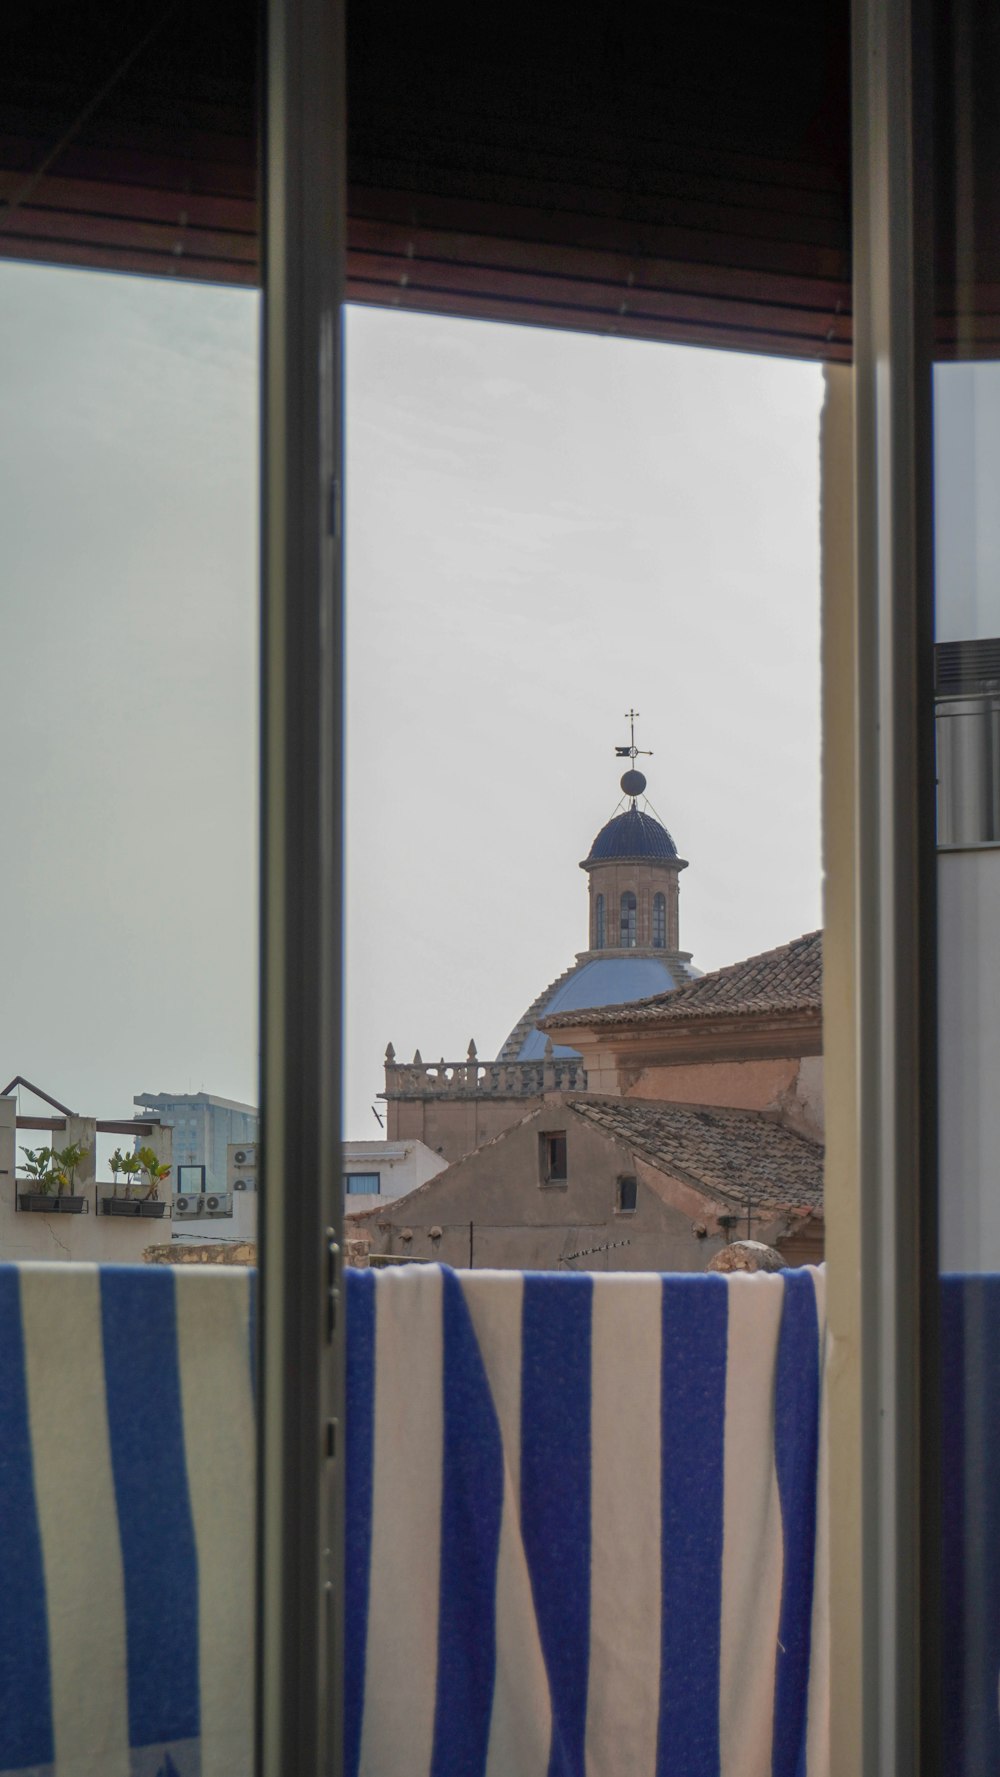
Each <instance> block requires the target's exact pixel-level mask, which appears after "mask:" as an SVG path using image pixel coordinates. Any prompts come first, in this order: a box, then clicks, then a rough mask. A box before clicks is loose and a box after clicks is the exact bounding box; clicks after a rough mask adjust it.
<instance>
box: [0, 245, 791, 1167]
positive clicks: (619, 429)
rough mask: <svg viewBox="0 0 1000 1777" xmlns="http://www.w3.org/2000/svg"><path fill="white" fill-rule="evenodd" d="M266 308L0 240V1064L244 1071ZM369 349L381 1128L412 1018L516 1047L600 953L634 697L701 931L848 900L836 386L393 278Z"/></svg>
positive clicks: (353, 771)
mask: <svg viewBox="0 0 1000 1777" xmlns="http://www.w3.org/2000/svg"><path fill="white" fill-rule="evenodd" d="M257 316H258V307H257V301H256V298H254V297H253V296H251V295H249V294H248V293H246V292H242V291H222V290H215V289H204V288H193V287H190V286H185V285H183V284H180V283H178V284H158V283H154V282H142V281H140V280H136V279H125V278H122V279H118V278H104V277H100V276H98V275H96V274H86V273H76V272H65V271H48V270H43V269H39V268H34V267H28V266H19V265H0V388H2V390H3V405H2V409H0V586H2V612H0V621H2V628H0V662H2V664H0V744H2V748H3V759H4V762H5V765H6V770H5V772H4V789H3V793H2V794H3V807H4V812H5V815H6V821H5V840H6V843H5V845H4V847H3V857H4V863H3V867H2V869H0V930H2V931H3V933H4V942H3V950H2V957H3V961H2V965H0V966H2V970H3V973H2V980H3V984H4V991H3V995H2V1002H0V1003H2V1005H3V1016H2V1018H0V1065H2V1067H5V1068H6V1069H7V1076H9V1075H11V1074H13V1073H15V1072H17V1073H23V1074H26V1075H27V1076H28V1077H29V1078H33V1079H37V1080H38V1081H39V1083H40V1084H42V1085H44V1086H47V1087H48V1089H49V1090H51V1091H52V1092H54V1093H55V1095H56V1096H57V1097H59V1098H63V1099H65V1100H66V1101H67V1102H70V1103H72V1104H74V1105H75V1106H76V1107H77V1108H80V1109H82V1110H89V1111H90V1112H91V1113H92V1114H96V1115H101V1116H109V1115H119V1114H122V1113H123V1112H127V1111H128V1110H130V1108H131V1099H132V1095H133V1093H135V1092H138V1091H140V1090H145V1089H151V1090H174V1089H176V1090H182V1091H184V1090H190V1089H195V1090H196V1089H198V1088H199V1087H202V1086H204V1087H205V1088H206V1089H208V1090H211V1091H217V1092H221V1093H223V1094H226V1095H229V1096H232V1097H237V1098H250V1099H252V1098H253V1097H254V1095H255V1086H254V1081H255V1067H256V1030H255V1005H256V897H255V890H256V856H255V853H256V808H255V798H256V738H255V737H256V716H255V700H256V639H255V638H256V623H257V589H256V572H257V568H256V476H257V449H256V403H257V380H256V379H257V365H256V352H257ZM347 366H348V480H347V490H348V491H347V525H348V532H347V534H348V661H349V694H348V722H349V761H348V765H349V779H348V781H349V826H348V859H349V884H348V888H349V917H348V929H347V947H348V973H349V1003H348V1019H347V1041H346V1070H347V1119H346V1133H347V1134H348V1135H349V1136H354V1137H367V1136H374V1135H377V1134H378V1128H377V1125H376V1122H375V1119H374V1117H373V1116H372V1113H371V1109H370V1106H371V1104H372V1102H373V1099H374V1096H375V1094H376V1092H377V1091H378V1090H379V1089H380V1087H381V1059H382V1054H383V1051H384V1048H385V1044H386V1041H387V1040H388V1039H389V1038H391V1039H392V1041H393V1042H394V1043H395V1046H396V1049H397V1051H398V1052H399V1054H400V1055H401V1056H403V1057H408V1056H409V1055H410V1054H412V1051H413V1049H414V1047H415V1046H419V1047H420V1049H421V1051H422V1053H423V1055H424V1057H425V1059H430V1058H431V1057H436V1056H438V1055H440V1054H442V1053H444V1054H445V1055H446V1056H447V1057H448V1058H449V1059H453V1058H457V1057H459V1056H463V1055H464V1053H465V1049H466V1047H467V1044H468V1041H469V1038H470V1037H472V1036H474V1037H475V1039H476V1042H477V1045H478V1048H479V1051H480V1054H481V1055H483V1056H489V1055H491V1054H495V1053H496V1050H497V1049H498V1047H499V1045H500V1044H501V1042H502V1041H503V1039H504V1037H505V1036H506V1034H507V1031H508V1029H509V1028H510V1027H511V1026H512V1025H513V1024H514V1023H515V1022H516V1020H517V1018H518V1017H519V1016H520V1014H521V1012H522V1011H523V1010H524V1008H525V1006H526V1005H527V1004H528V1003H529V1002H530V1001H531V1000H532V999H533V998H534V996H535V994H536V993H538V992H539V990H540V989H541V988H542V987H544V985H545V984H546V983H547V982H548V981H549V980H551V979H552V978H553V977H554V976H556V975H558V974H560V973H561V971H562V970H563V969H564V968H565V967H566V966H567V965H568V964H569V963H570V962H571V961H572V959H573V956H574V954H575V952H576V951H577V950H579V949H581V948H583V946H584V944H585V943H586V879H585V877H584V875H583V873H582V872H581V871H580V870H579V869H578V868H577V864H578V861H579V859H580V858H582V857H583V856H585V854H586V852H587V850H588V848H589V845H590V841H591V839H592V838H593V835H594V834H595V832H596V831H597V829H598V828H599V827H600V826H601V825H602V824H603V822H604V821H605V820H606V819H607V818H608V817H609V816H610V814H611V813H612V811H613V809H614V807H615V804H616V802H617V800H618V788H617V779H618V775H619V773H620V771H621V765H620V764H618V763H616V761H615V759H614V756H613V749H614V746H615V744H616V743H620V742H622V741H624V740H625V739H626V738H627V733H626V726H625V724H624V723H623V720H622V717H623V712H624V711H625V710H626V709H627V708H628V707H629V705H630V704H634V705H635V707H636V708H637V709H639V710H640V711H641V713H642V720H641V723H640V733H639V736H638V738H639V743H640V744H641V745H644V746H648V747H651V748H653V750H654V758H653V759H652V760H650V761H649V762H648V763H647V764H646V766H645V769H646V770H647V775H648V777H649V789H650V796H651V799H652V801H653V804H654V806H655V807H656V809H657V810H658V812H659V813H660V815H661V816H662V818H663V819H664V820H665V821H666V823H667V825H668V826H669V828H670V830H671V832H672V833H673V835H674V838H675V839H676V841H677V844H678V847H679V850H680V851H681V854H682V855H683V856H684V857H686V858H688V859H690V866H691V867H690V869H689V870H688V871H686V872H685V874H684V876H683V877H682V890H681V941H682V944H683V945H684V947H685V948H688V949H690V950H692V951H693V953H694V960H695V961H696V963H698V964H699V965H700V966H701V967H702V968H710V967H714V966H716V965H718V964H720V963H723V962H728V961H732V960H735V959H736V958H737V957H740V956H744V955H748V954H749V953H750V952H752V951H754V950H757V949H762V948H765V947H766V946H769V945H772V944H778V943H781V942H783V941H784V940H785V939H787V938H790V937H794V936H795V935H797V934H798V933H799V932H802V931H805V930H808V929H809V928H810V927H812V926H815V925H817V924H818V923H819V919H820V871H819V639H818V626H819V590H818V588H819V565H818V503H819V481H818V415H819V407H820V402H821V398H822V384H821V376H820V372H819V370H818V368H816V367H814V366H810V365H804V364H789V363H781V362H776V361H767V360H763V359H752V358H742V357H738V356H735V355H732V354H722V353H711V352H705V351H701V350H694V349H691V350H687V349H680V348H669V347H663V346H653V345H646V344H635V343H630V342H625V341H619V340H603V339H593V338H588V337H583V336H569V335H558V334H552V333H545V332H541V331H535V330H528V329H520V328H513V327H490V326H487V325H484V324H482V323H478V322H469V321H444V320H440V319H436V318H431V317H422V316H414V315H403V314H396V313H391V312H389V313H386V312H375V311H364V310H354V311H351V312H350V314H349V318H348V357H347ZM5 1077H6V1076H5ZM2 1084H3V1081H0V1085H2Z"/></svg>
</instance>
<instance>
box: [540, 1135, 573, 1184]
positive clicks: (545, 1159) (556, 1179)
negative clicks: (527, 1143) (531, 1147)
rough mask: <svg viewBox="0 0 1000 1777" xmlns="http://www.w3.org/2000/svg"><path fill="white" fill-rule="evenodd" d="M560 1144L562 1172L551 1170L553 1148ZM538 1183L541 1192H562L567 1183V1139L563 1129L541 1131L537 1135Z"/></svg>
mask: <svg viewBox="0 0 1000 1777" xmlns="http://www.w3.org/2000/svg"><path fill="white" fill-rule="evenodd" d="M556 1142H559V1143H561V1144H562V1150H561V1151H562V1160H561V1164H562V1171H561V1172H556V1171H554V1170H553V1157H552V1156H553V1146H554V1144H555V1143H556ZM538 1183H539V1186H540V1187H541V1189H542V1190H543V1191H545V1190H560V1191H561V1190H564V1189H565V1187H566V1185H567V1184H568V1183H569V1139H568V1135H567V1131H566V1130H565V1129H543V1130H540V1131H539V1135H538Z"/></svg>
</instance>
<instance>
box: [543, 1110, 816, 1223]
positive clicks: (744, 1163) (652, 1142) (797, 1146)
mask: <svg viewBox="0 0 1000 1777" xmlns="http://www.w3.org/2000/svg"><path fill="white" fill-rule="evenodd" d="M571 1103H572V1107H573V1109H574V1111H576V1112H577V1114H578V1115H579V1116H581V1117H585V1118H586V1119H587V1121H588V1122H589V1123H592V1124H594V1125H596V1127H597V1128H598V1129H603V1130H605V1131H606V1132H607V1133H608V1134H609V1135H612V1136H614V1137H616V1138H617V1139H618V1140H620V1141H623V1142H626V1143H627V1144H628V1146H629V1147H631V1148H633V1149H634V1150H635V1151H636V1152H637V1153H639V1154H641V1155H642V1156H643V1157H644V1158H645V1159H647V1160H649V1161H651V1162H652V1164H653V1165H654V1166H657V1167H659V1168H660V1169H661V1170H662V1171H663V1172H667V1173H670V1174H671V1175H672V1176H673V1177H675V1178H682V1179H685V1180H686V1181H687V1182H688V1183H689V1184H692V1185H695V1186H697V1187H698V1188H700V1189H701V1190H704V1191H706V1192H707V1193H708V1194H709V1195H711V1196H713V1197H719V1198H722V1199H724V1200H725V1201H726V1202H727V1203H730V1204H732V1205H733V1207H734V1208H737V1209H738V1208H740V1207H742V1208H744V1209H745V1208H746V1207H747V1205H748V1203H749V1204H750V1205H752V1206H753V1207H754V1208H775V1209H778V1208H780V1209H819V1208H820V1207H821V1206H822V1203H823V1148H822V1146H821V1145H820V1143H819V1142H814V1141H810V1140H809V1139H808V1137H806V1136H804V1135H797V1134H796V1133H795V1131H794V1130H792V1129H788V1128H786V1126H785V1125H784V1124H782V1123H778V1122H775V1121H774V1120H773V1119H772V1118H771V1117H767V1116H764V1115H763V1114H762V1113H760V1112H758V1111H730V1110H721V1109H718V1108H716V1107H714V1106H701V1105H673V1104H671V1105H667V1104H664V1105H660V1104H656V1105H652V1104H648V1103H639V1102H638V1101H636V1100H631V1099H627V1098H623V1099H592V1098H574V1099H572V1100H571Z"/></svg>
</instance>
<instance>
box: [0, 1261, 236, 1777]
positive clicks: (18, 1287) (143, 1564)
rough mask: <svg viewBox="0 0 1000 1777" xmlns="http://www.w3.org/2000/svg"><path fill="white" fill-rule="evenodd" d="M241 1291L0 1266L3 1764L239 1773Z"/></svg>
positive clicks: (230, 1285)
mask: <svg viewBox="0 0 1000 1777" xmlns="http://www.w3.org/2000/svg"><path fill="white" fill-rule="evenodd" d="M252 1292H253V1283H252V1279H251V1277H250V1275H249V1274H248V1273H247V1272H246V1271H239V1270H236V1269H232V1270H230V1269H228V1268H227V1269H225V1270H223V1269H217V1268H215V1267H212V1268H211V1269H208V1270H203V1269H202V1268H200V1267H198V1268H188V1267H180V1268H175V1267H173V1266H164V1267H162V1268H161V1267H149V1266H136V1267H133V1266H123V1265H109V1266H104V1267H98V1266H90V1265H75V1264H74V1265H69V1264H60V1265H9V1264H4V1265H0V1771H3V1772H5V1773H6V1772H17V1773H19V1774H21V1777H29V1774H30V1777H43V1774H44V1777H47V1774H48V1773H52V1774H53V1777H248V1773H249V1772H250V1770H251V1767H252V1738H253V1609H254V1606H253V1546H254V1527H253V1521H254V1474H255V1442H254V1440H255V1423H254V1420H255V1415H254V1389H253V1374H252V1308H253V1302H252Z"/></svg>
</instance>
